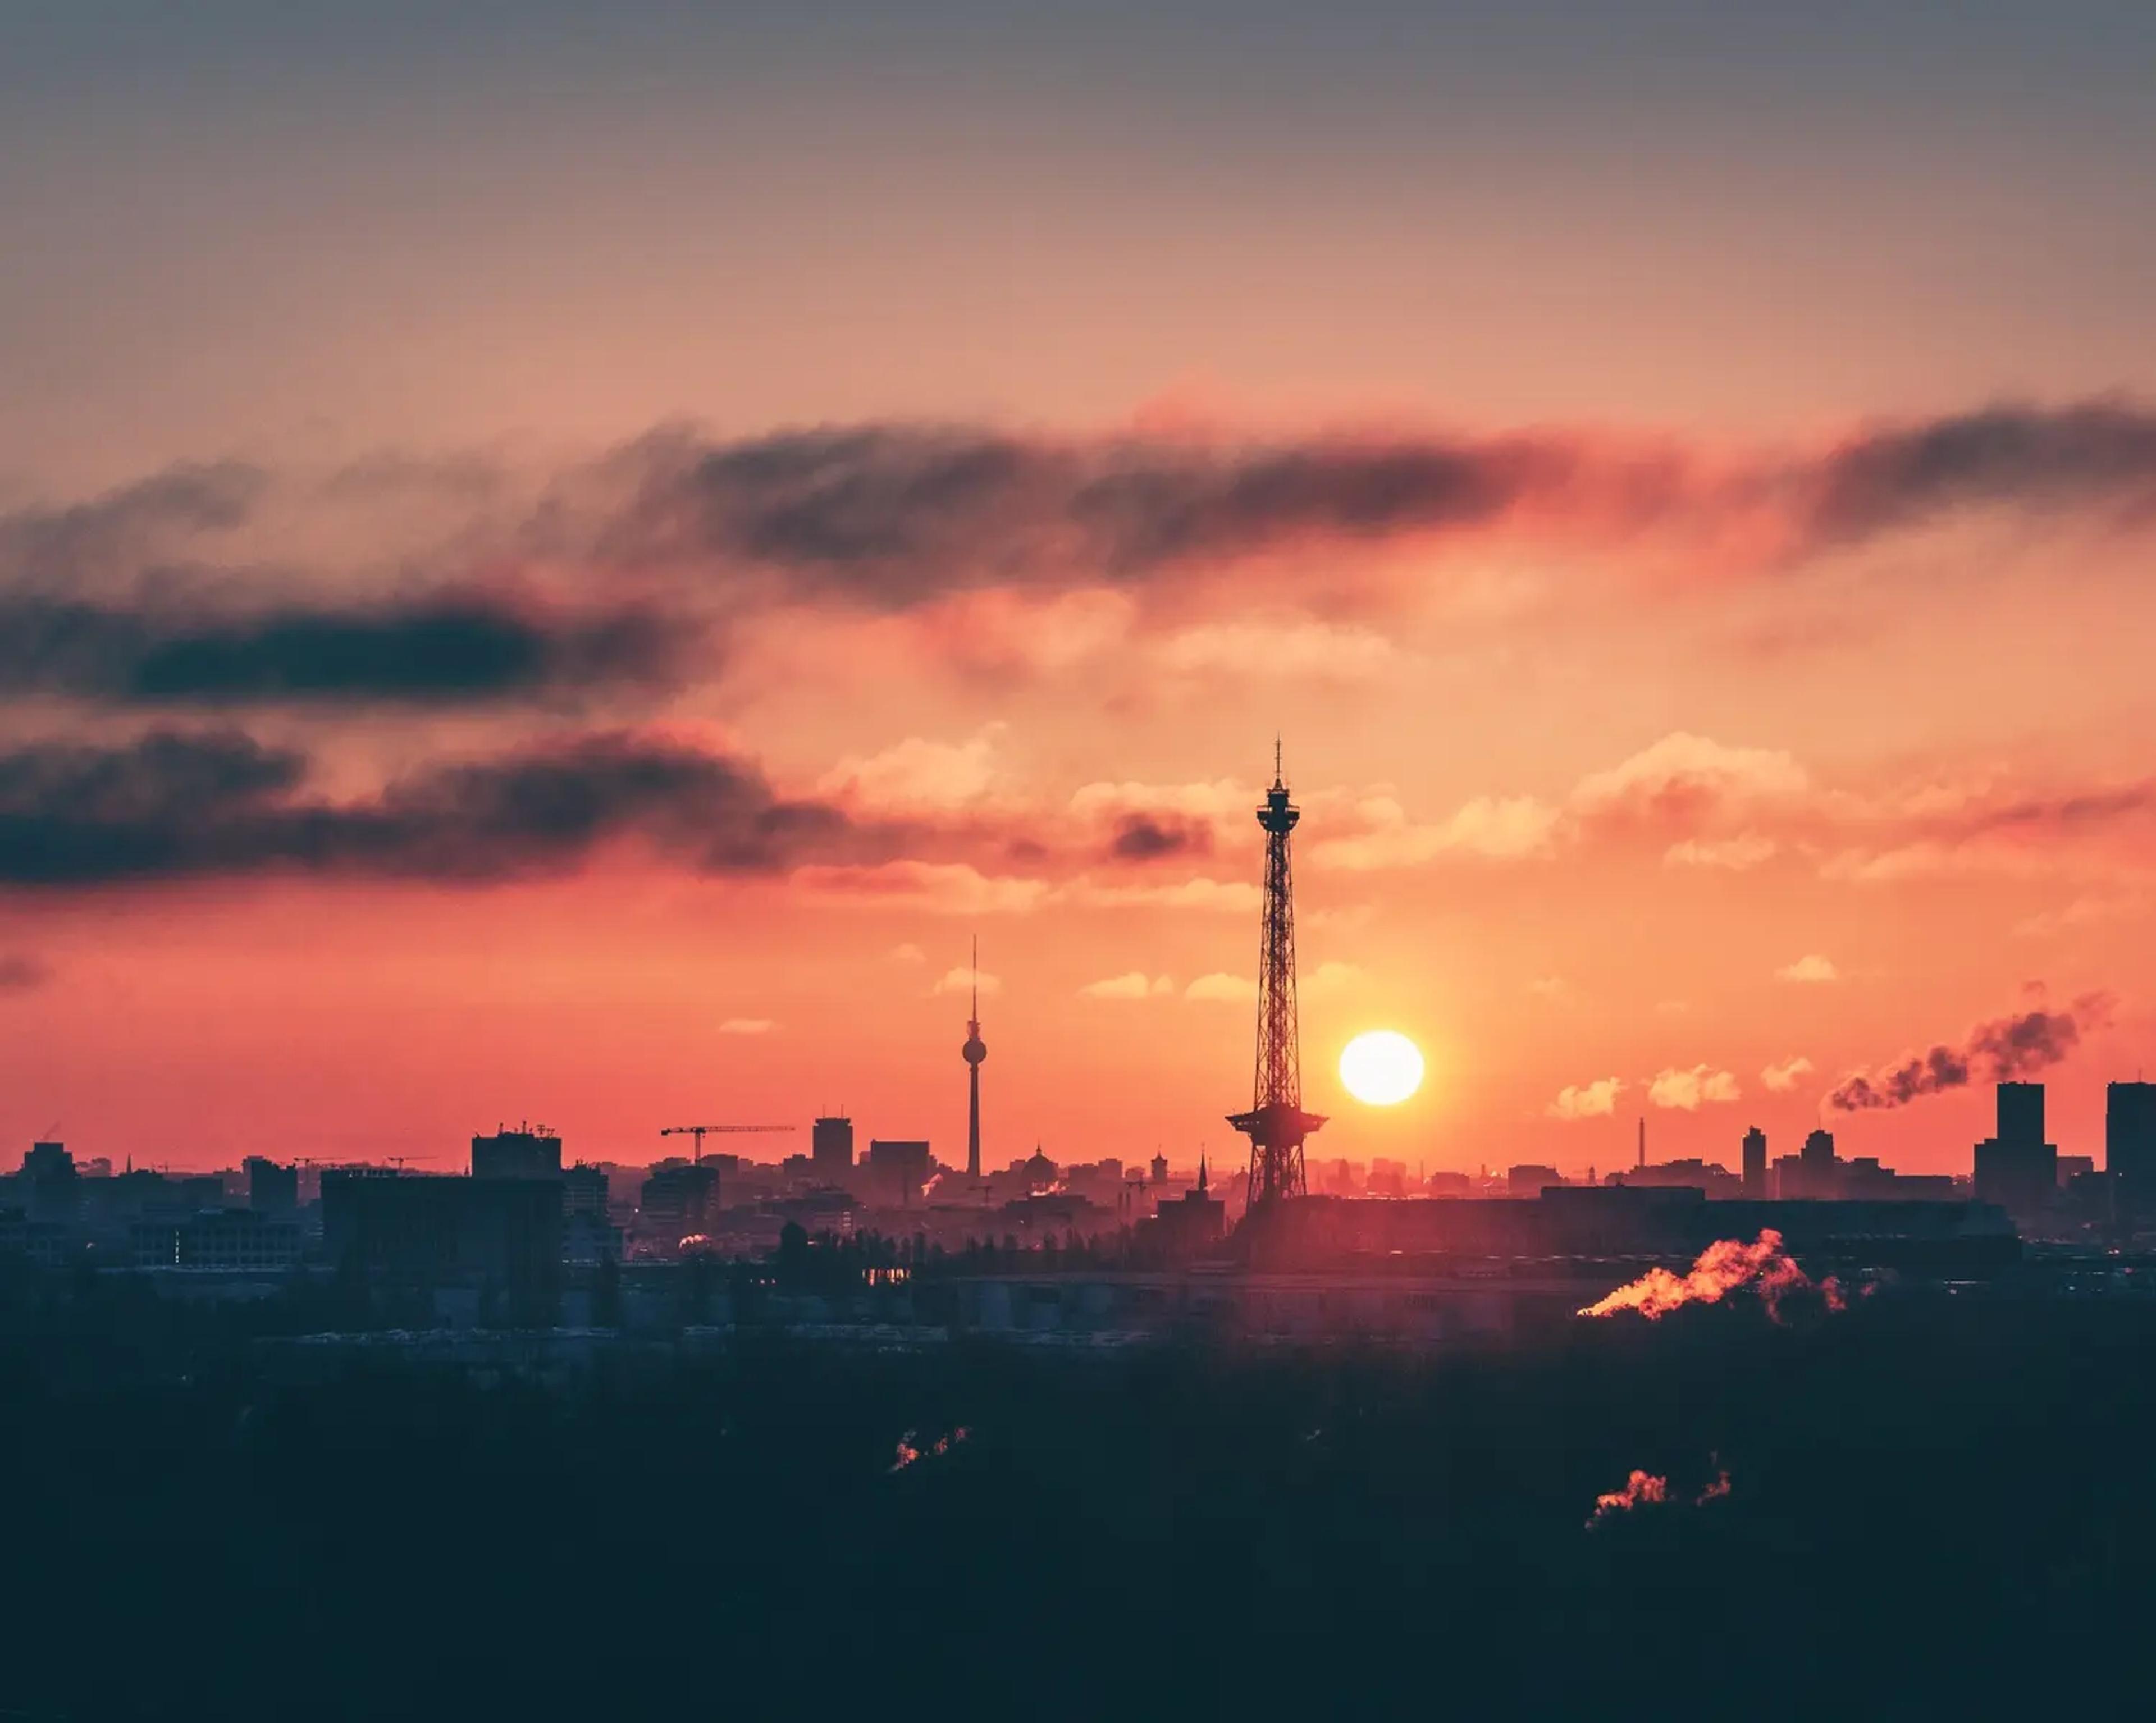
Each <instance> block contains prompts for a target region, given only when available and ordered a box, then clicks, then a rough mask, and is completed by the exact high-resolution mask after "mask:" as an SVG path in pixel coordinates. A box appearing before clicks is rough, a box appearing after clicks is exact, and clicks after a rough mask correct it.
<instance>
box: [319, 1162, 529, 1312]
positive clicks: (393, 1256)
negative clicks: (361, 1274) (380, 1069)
mask: <svg viewBox="0 0 2156 1723" xmlns="http://www.w3.org/2000/svg"><path fill="white" fill-rule="evenodd" d="M322 1246H323V1249H324V1250H325V1251H326V1253H327V1254H328V1255H329V1257H330V1258H331V1260H332V1261H334V1262H336V1263H338V1264H349V1265H351V1266H354V1267H357V1268H358V1269H362V1270H365V1271H367V1272H368V1273H370V1274H379V1275H381V1276H382V1277H384V1278H386V1279H392V1280H395V1281H399V1282H403V1283H406V1284H410V1285H422V1286H439V1285H443V1284H444V1283H445V1282H453V1281H460V1280H462V1281H471V1282H475V1283H477V1284H479V1285H480V1286H481V1287H482V1288H483V1289H485V1290H492V1291H495V1292H496V1293H499V1294H500V1295H502V1297H503V1298H504V1299H505V1300H506V1308H505V1315H506V1316H508V1317H509V1319H510V1320H516V1321H520V1322H528V1321H532V1320H541V1319H542V1318H543V1316H544V1315H545V1306H546V1304H547V1301H548V1300H550V1299H551V1296H552V1293H553V1292H554V1290H555V1289H556V1288H557V1285H558V1284H559V1279H560V1273H561V1261H562V1185H561V1181H560V1180H558V1179H548V1178H455V1177H441V1176H439V1175H428V1174H418V1173H402V1172H395V1171H393V1170H392V1169H388V1168H384V1167H331V1168H328V1169H326V1170H325V1171H324V1172H323V1174H322Z"/></svg>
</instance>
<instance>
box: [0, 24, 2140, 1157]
mask: <svg viewBox="0 0 2156 1723" xmlns="http://www.w3.org/2000/svg"><path fill="white" fill-rule="evenodd" d="M2152 74H2156V14H2152V13H2150V12H2149V11H2148V8H2146V7H2143V6H2132V5H2126V4H2117V5H2111V4H2098V3H2094V0H2069V3H2061V4H2055V5H2051V6H2046V7H2044V8H2036V7H2033V6H2013V7H2008V6H2005V5H1996V4H1984V3H1970V4H1962V5H1957V6H1953V7H1943V6H1936V5H1929V6H1917V5H1908V4H1867V5H1863V6H1858V5H1855V4H1847V5H1844V4H1836V3H1829V4H1822V5H1817V6H1812V7H1807V8H1783V7H1771V8H1770V7H1763V6H1761V7H1752V6H1730V5H1727V4H1721V5H1707V4H1676V3H1658V4H1645V3H1643V4H1623V5H1615V4H1602V3H1597V4H1588V3H1584V0H1573V3H1556V0H1549V3H1530V4H1515V5H1510V6H1506V7H1502V8H1499V7H1496V6H1490V7H1459V6H1451V7H1447V6H1430V5H1418V6H1408V5H1404V4H1402V5H1387V4H1375V3H1368V0H1352V3H1343V4H1340V5H1337V6H1332V7H1328V8H1310V7H1289V6H1281V5H1274V4H1270V3H1262V0H1245V3H1242V4H1238V5H1235V6H1229V5H1225V4H1219V5H1215V4H1211V3H1185V4H1179V5H1172V6H1162V5H1158V4H1154V5H1148V6H1137V5H1125V4H1122V3H1106V4H1101V5H1097V6H1091V7H1087V8H1065V9H1061V10H1059V11H1056V12H1054V13H1050V11H1049V10H1048V9H1046V8H1004V7H996V8H991V7H988V6H986V5H962V4H943V3H935V4H925V5H917V6H909V7H904V8H901V7H894V6H890V5H877V6H867V5H839V6H829V7H789V8H737V7H725V6H708V5H706V6H690V5H687V4H680V5H674V4H661V3H655V0H623V3H619V4H615V5H611V6H608V7H607V8H596V7H584V6H572V5H567V4H558V3H547V0H540V3H530V4H521V5H516V6H510V5H506V4H495V3H485V0H475V3H472V4H470V5H466V6H462V7H459V8H454V9H453V10H451V9H445V8H436V7H432V6H422V5H418V4H405V3H397V0H379V3H375V4H370V5H367V6H358V5H321V4H305V3H292V0H286V3H283V4H269V3H266V0H264V3H239V0H204V3H202V4H198V5H195V6H191V7H189V8H171V7H169V6H165V5H160V4H154V3H148V0H142V3H124V4H123V3H100V0H71V3H69V4H65V5H62V4H58V3H52V4H45V3H38V0H28V3H23V4H19V5H16V6H13V7H10V8H6V9H5V10H4V12H0V222H4V224H5V228H6V231H7V233H8V247H7V261H6V264H5V267H4V268H0V377H6V378H7V379H8V387H7V388H6V389H5V390H4V391H0V1032H4V1044H5V1045H6V1047H7V1049H8V1059H7V1066H6V1070H7V1080H6V1081H4V1082H0V1144H4V1143H6V1142H8V1141H19V1142H22V1143H24V1144H27V1143H28V1141H29V1140H30V1139H31V1138H32V1137H33V1136H43V1135H44V1134H46V1133H47V1132H49V1131H57V1132H58V1133H59V1134H60V1135H61V1136H64V1137H65V1138H66V1139H67V1141H69V1143H70V1145H71V1146H74V1147H75V1148H76V1150H77V1151H78V1152H79V1153H81V1154H85V1155H109V1156H112V1157H113V1158H114V1160H115V1161H119V1160H120V1159H121V1158H122V1157H124V1156H132V1157H133V1158H134V1159H135V1160H136V1162H137V1163H138V1164H141V1163H143V1162H151V1163H167V1164H170V1165H172V1166H175V1167H198V1166H213V1165H223V1164H229V1163H231V1162H233V1161H236V1160H237V1159H238V1158H239V1156H243V1155H245V1154H251V1153H273V1154H282V1155H287V1156H290V1155H316V1156H349V1155H361V1154H366V1155H388V1154H404V1155H410V1156H415V1157H418V1156H434V1157H436V1161H437V1162H439V1164H440V1165H441V1166H443V1167H444V1168H447V1167H456V1166H461V1164H462V1162H463V1157H464V1152H465V1151H464V1146H463V1145H464V1141H465V1138H467V1137H469V1136H470V1135H471V1134H472V1133H473V1132H474V1131H482V1130H487V1129H491V1128H492V1127H493V1126H494V1125H495V1123H496V1122H497V1121H498V1120H516V1119H519V1118H523V1119H531V1120H543V1121H544V1122H547V1123H548V1124H550V1125H552V1126H554V1127H556V1128H557V1129H559V1130H561V1131H562V1132H563V1133H564V1135H565V1137H566V1138H567V1146H568V1151H569V1152H570V1153H571V1154H572V1156H578V1155H581V1156H588V1157H592V1158H598V1157H602V1156H603V1157H606V1158H633V1159H638V1160H642V1159H645V1158H649V1157H650V1156H654V1155H655V1154H656V1153H657V1152H658V1151H659V1149H660V1143H659V1141H658V1138H657V1135H656V1133H657V1131H658V1130H659V1128H660V1126H664V1125H671V1124H679V1123H685V1122H691V1121H694V1120H705V1119H709V1120H767V1119H776V1120H798V1121H799V1122H800V1123H801V1124H802V1126H803V1131H804V1133H805V1127H806V1123H807V1120H808V1117H809V1116H810V1115H812V1114H813V1113H814V1112H815V1111H818V1110H823V1109H825V1108H830V1107H844V1108H846V1109H848V1110H850V1112H851V1113H852V1115H853V1116H854V1117H855V1120H856V1124H857V1128H858V1129H859V1131H860V1133H861V1135H862V1136H864V1137H866V1136H928V1137H929V1138H930V1139H931V1140H932V1142H933V1143H934V1144H935V1146H936V1147H937V1150H938V1151H940V1152H943V1153H945V1154H946V1155H951V1154H955V1153H956V1152H958V1151H962V1143H963V1133H964V1124H965V1111H964V1110H965V1091H964V1067H963V1064H962V1061H961V1060H960V1059H959V1057H958V1047H959V1044H960V1043H961V1042H962V1039H963V1037H964V1031H965V1021H966V1015H967V995H966V992H965V987H966V985H967V982H968V973H967V963H968V957H967V951H968V941H969V940H970V939H971V938H972V937H973V936H975V935H976V934H978V936H979V938H980V941H981V969H982V971H983V977H982V989H983V997H982V1002H981V1010H982V1015H983V1022H984V1026H985V1038H986V1039H987V1042H988V1047H989V1049H990V1054H989V1059H988V1064H986V1066H985V1067H984V1068H983V1090H984V1101H983V1105H984V1113H985V1124H984V1130H985V1135H986V1137H987V1147H988V1159H989V1161H991V1162H992V1163H994V1164H1001V1163H1002V1162H1003V1161H1006V1160H1009V1159H1013V1158H1016V1157H1017V1156H1020V1155H1023V1154H1024V1153H1026V1152H1029V1151H1030V1150H1031V1149H1032V1147H1033V1146H1034V1144H1035V1143H1036V1142H1039V1143H1040V1144H1042V1145H1043V1146H1045V1147H1046V1148H1047V1150H1048V1151H1049V1152H1050V1153H1051V1154H1052V1155H1055V1156H1057V1157H1058V1158H1060V1159H1066V1160H1068V1159H1087V1160H1090V1159H1094V1158H1097V1157H1098V1156H1103V1155H1120V1156H1122V1158H1124V1159H1125V1160H1126V1161H1134V1160H1139V1159H1143V1158H1145V1157H1147V1156H1150V1155H1151V1154H1152V1152H1153V1151H1154V1149H1155V1148H1156V1147H1160V1148H1164V1149H1165V1150H1166V1151H1167V1152H1168V1154H1169V1156H1170V1158H1171V1159H1172V1160H1173V1161H1176V1162H1177V1164H1178V1165H1184V1164H1188V1162H1189V1161H1193V1160H1194V1158H1195V1156H1196V1155H1197V1154H1198V1153H1199V1151H1200V1149H1201V1148H1204V1149H1205V1150H1207V1151H1209V1152H1211V1153H1213V1154H1214V1155H1215V1156H1225V1157H1227V1158H1228V1159H1229V1160H1230V1161H1234V1160H1235V1159H1236V1158H1237V1156H1236V1149H1237V1147H1238V1146H1239V1145H1238V1143H1237V1142H1236V1141H1235V1140H1234V1139H1233V1138H1232V1136H1231V1134H1230V1133H1229V1131H1228V1130H1227V1128H1226V1126H1225V1125H1224V1122H1223V1117H1222V1115H1224V1114H1225V1113H1227V1112H1229V1111H1230V1110H1235V1109H1236V1108H1238V1107H1240V1106H1241V1105H1245V1104H1246V1103H1247V1100H1248V1098H1249V1095H1250V1081H1251V1076H1250V1071H1251V1054H1252V1049H1253V1041H1254V1033H1255V1020H1254V1019H1255V1012H1254V1006H1253V1003H1252V1000H1251V997H1250V987H1251V982H1252V977H1253V976H1254V974H1255V961H1256V953H1257V941H1258V927H1257V882H1258V879H1259V866H1260V854H1261V853H1260V847H1259V846H1260V833H1259V832H1258V829H1257V827H1256V825H1255V820H1254V818H1253V817H1252V815H1253V810H1254V809H1255V805H1256V803H1257V800H1258V798H1259V797H1260V794H1261V792H1262V791H1263V789H1264V787H1265V784H1266V782H1268V781H1269V779H1270V771H1271V762H1272V746H1273V742H1274V739H1275V737H1276V736H1279V737H1280V738H1281V741H1282V746H1283V749H1284V755H1285V762H1286V775H1287V778H1288V781H1289V782H1290V785H1291V788H1292V790H1293V792H1294V794H1295V797H1296V801H1297V803H1298V804H1299V805H1300V806H1301V808H1303V810H1304V814H1303V821H1302V824H1301V828H1299V829H1298V831H1297V833H1296V890H1297V908H1298V912H1299V916H1300V923H1299V934H1300V953H1301V983H1302V987H1301V992H1302V997H1301V1007H1302V1012H1301V1015H1302V1058H1303V1065H1304V1069H1305V1074H1306V1081H1305V1090H1306V1095H1305V1098H1306V1103H1307V1104H1308V1105H1312V1106H1313V1107H1315V1108H1316V1109H1317V1110H1319V1111H1322V1112H1326V1113H1328V1114H1330V1115H1332V1123H1331V1124H1329V1125H1328V1126H1327V1127H1326V1129H1325V1131H1324V1132H1323V1133H1322V1136H1320V1137H1319V1138H1317V1139H1314V1140H1313V1142H1312V1153H1313V1154H1322V1155H1325V1156H1333V1155H1339V1156H1350V1157H1352V1158H1355V1159H1366V1158H1368V1157H1369V1156H1375V1155H1385V1156H1393V1157H1395V1158H1401V1159H1404V1160H1406V1161H1409V1162H1410V1163H1412V1164H1415V1165H1419V1166H1421V1167H1424V1168H1425V1169H1429V1170H1435V1169H1439V1168H1459V1169H1472V1168H1474V1167H1478V1166H1481V1165H1489V1166H1492V1167H1502V1166H1506V1165H1510V1164H1512V1163H1514V1162H1519V1161H1533V1162H1544V1163H1554V1164H1556V1165H1558V1167H1561V1168H1562V1169H1563V1170H1564V1171H1565V1172H1568V1173H1570V1172H1580V1171H1584V1169H1585V1168H1586V1167H1588V1166H1589V1165H1594V1166H1596V1167H1599V1168H1600V1169H1603V1170H1606V1169H1608V1168H1609V1167H1612V1166H1614V1165H1616V1164H1620V1163H1621V1162H1623V1161H1626V1160H1629V1159H1630V1156H1631V1153H1632V1149H1633V1142H1634V1133H1635V1130H1636V1129H1637V1121H1638V1120H1640V1118H1642V1117H1644V1118H1645V1120H1647V1131H1648V1141H1649V1145H1650V1154H1651V1155H1652V1156H1655V1157H1656V1158H1661V1157H1664V1156H1681V1155H1690V1154H1702V1155H1705V1156H1708V1157H1709V1158H1711V1159H1719V1160H1722V1161H1724V1162H1725V1163H1726V1164H1728V1165H1731V1166H1732V1167H1733V1166H1734V1165H1735V1164H1736V1156H1737V1143H1738V1138H1739V1137H1740V1136H1741V1135H1742V1133H1743V1130H1744V1129H1745V1127H1746V1126H1749V1125H1753V1124H1757V1125H1759V1126H1762V1127H1763V1128H1764V1129H1765V1130H1766V1131H1768V1135H1769V1138H1770V1141H1771V1142H1772V1145H1773V1149H1774V1152H1775V1153H1778V1154H1779V1153H1783V1152H1794V1151H1795V1150H1796V1148H1797V1147H1798V1146H1799V1141H1801V1138H1802V1136H1803V1135H1804V1132H1805V1131H1808V1130H1809V1129H1811V1128H1812V1127H1813V1126H1815V1125H1817V1124H1819V1123H1820V1122H1822V1121H1824V1122H1825V1123H1826V1124H1827V1125H1828V1126H1830V1128H1832V1129H1834V1130H1835V1132H1836V1134H1837V1136H1838V1138H1839V1139H1840V1141H1841V1144H1842V1149H1843V1152H1844V1153H1845V1154H1877V1155H1879V1156H1881V1157H1883V1158H1884V1159H1886V1161H1888V1162H1889V1163H1890V1164H1895V1165H1898V1166H1901V1167H1903V1168H1904V1169H1905V1170H1910V1171H1966V1169H1967V1167H1968V1165H1969V1145H1970V1143H1971V1142H1972V1141H1974V1138H1975V1137H1977V1136H1981V1135H1983V1134H1984V1130H1985V1120H1986V1115H1987V1109H1988V1105H1989V1090H1988V1085H1989V1081H1990V1080H1991V1079H1993V1078H1994V1077H1995V1076H1997V1075H1999V1074H2020V1075H2025V1076H2035V1077H2040V1078H2042V1079H2046V1080H2047V1081H2048V1082H2049V1083H2050V1085H2051V1097H2052V1100H2051V1117H2052V1120H2053V1125H2054V1129H2053V1131H2052V1135H2053V1136H2054V1137H2055V1138H2056V1140H2057V1141H2058V1143H2059V1146H2060V1148H2061V1151H2064V1152H2066V1153H2093V1154H2097V1155H2098V1156H2100V1155H2101V1137H2102V1085H2103V1084H2104V1082H2105V1081H2107V1080H2109V1079H2121V1078H2130V1077H2132V1076H2133V1075H2134V1074H2136V1072H2137V1070H2138V1069H2139V1068H2140V1066H2141V1064H2142V1062H2143V1059H2144V1057H2145V1055H2146V1052H2147V1049H2148V1047H2149V1044H2150V1032H2151V1029H2152V1027H2156V1024H2153V1023H2152V1017H2151V1007H2150V1003H2149V1001H2148V997H2146V994H2145V992H2144V991H2143V982H2142V981H2141V977H2143V976H2145V975H2146V974H2148V973H2149V972H2150V971H2151V961H2150V960H2151V958H2152V956H2156V921H2152V919H2151V913H2150V911H2151V906H2152V892H2153V891H2156V850H2152V848H2151V841H2150V840H2151V837H2152V827H2153V826H2156V770H2153V769H2152V765H2151V762H2150V760H2149V757H2148V745H2147V742H2146V740H2145V739H2146V738H2147V736H2148V735H2150V734H2151V731H2152V723H2151V720H2152V719H2156V695H2152V694H2151V692H2150V682H2149V677H2148V664H2149V663H2150V661H2151V649H2152V646H2156V597H2152V596H2151V593H2150V588H2149V582H2148V567H2149V555H2150V551H2151V548H2152V542H2156V341H2151V340H2150V339H2149V336H2150V334H2151V330H2150V326H2149V322H2150V319H2149V312H2148V306H2149V305H2151V304H2156V181H2152V179H2151V178H2150V177H2149V175H2148V173H2147V172H2146V163H2147V162H2148V161H2150V160H2152V159H2156V75H2152ZM1378 1027H1383V1028H1396V1029H1399V1030H1401V1031H1403V1032H1404V1033H1408V1034H1409V1035H1410V1036H1412V1037H1413V1038H1414V1039H1415V1040H1416V1041H1417V1042H1418V1043H1419V1044H1420V1045H1421V1046H1422V1047H1423V1048H1424V1050H1425V1052H1426V1054H1428V1056H1429V1059H1430V1081H1429V1083H1428V1084H1427V1085H1426V1086H1425V1088H1424V1091H1423V1093H1422V1094H1421V1095H1419V1096H1418V1097H1417V1098H1416V1099H1415V1100H1413V1101H1411V1102H1409V1104H1407V1105H1404V1106H1403V1107H1400V1108H1398V1109H1395V1110H1390V1111H1385V1112H1380V1111H1377V1110H1372V1109H1368V1108H1365V1107H1362V1106H1360V1105H1358V1104H1357V1103H1355V1102H1353V1100H1350V1099H1348V1098H1347V1097H1346V1096H1345V1095H1343V1094H1342V1091H1341V1090H1340V1087H1339V1084H1338V1081H1337V1075H1336V1074H1335V1070H1334V1067H1335V1062H1336V1060H1337V1054H1338V1050H1339V1049H1340V1047H1341V1045H1342V1044H1343V1043H1344V1041H1345V1040H1346V1039H1347V1037H1348V1036H1350V1035H1351V1034H1353V1033H1356V1032H1358V1031H1359V1030H1362V1029H1364V1028H1378ZM804 1141H805V1136H804ZM790 1146H794V1145H791V1144H788V1142H786V1141H785V1140H783V1139H771V1140H768V1141H766V1142H765V1143H764V1144H763V1145H762V1146H760V1147H759V1148H757V1149H756V1150H754V1151H752V1152H759V1153H763V1154H767V1155H772V1156H775V1155H776V1154H778V1153H779V1152H781V1151H783V1150H784V1149H785V1148H788V1147H790ZM421 1164H434V1163H429V1162H424V1161H423V1162H421Z"/></svg>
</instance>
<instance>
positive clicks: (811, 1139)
mask: <svg viewBox="0 0 2156 1723" xmlns="http://www.w3.org/2000/svg"><path fill="white" fill-rule="evenodd" d="M808 1161H809V1165H810V1166H811V1167H813V1168H814V1172H815V1174H816V1177H819V1178H824V1179H829V1180H831V1181H832V1182H834V1183H842V1182H844V1175H845V1174H846V1173H848V1172H851V1171H852V1170H853V1165H854V1121H853V1120H850V1119H847V1118H843V1117H839V1116H838V1115H833V1116H831V1117H829V1118H824V1119H819V1120H817V1121H816V1122H815V1123H814V1125H813V1126H810V1127H809V1130H808Z"/></svg>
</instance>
